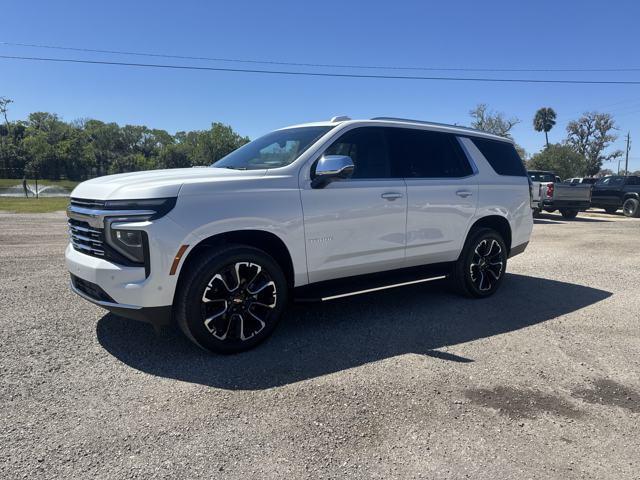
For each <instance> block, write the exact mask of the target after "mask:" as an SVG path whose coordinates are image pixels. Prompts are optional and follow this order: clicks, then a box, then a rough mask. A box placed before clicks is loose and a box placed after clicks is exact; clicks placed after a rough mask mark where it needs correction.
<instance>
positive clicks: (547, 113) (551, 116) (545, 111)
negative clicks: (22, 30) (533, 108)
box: [533, 107, 556, 147]
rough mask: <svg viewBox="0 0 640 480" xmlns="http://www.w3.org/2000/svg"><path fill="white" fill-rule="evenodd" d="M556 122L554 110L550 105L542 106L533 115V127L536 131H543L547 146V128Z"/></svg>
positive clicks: (550, 127) (549, 128)
mask: <svg viewBox="0 0 640 480" xmlns="http://www.w3.org/2000/svg"><path fill="white" fill-rule="evenodd" d="M555 124H556V112H555V111H554V110H553V108H551V107H542V108H541V109H540V110H538V111H537V112H536V116H535V117H533V128H535V130H536V132H544V138H545V140H546V142H547V147H548V146H549V135H548V134H547V133H548V132H549V130H551V129H552V128H553V126H554V125H555Z"/></svg>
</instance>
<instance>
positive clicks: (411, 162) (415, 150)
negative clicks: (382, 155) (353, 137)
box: [387, 128, 473, 178]
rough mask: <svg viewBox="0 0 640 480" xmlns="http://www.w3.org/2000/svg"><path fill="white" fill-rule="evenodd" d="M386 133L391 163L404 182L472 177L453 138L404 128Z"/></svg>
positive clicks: (447, 135) (469, 168)
mask: <svg viewBox="0 0 640 480" xmlns="http://www.w3.org/2000/svg"><path fill="white" fill-rule="evenodd" d="M387 132H388V138H389V149H390V151H391V159H392V160H391V161H392V163H393V164H394V165H396V166H398V167H400V168H401V170H402V174H403V176H405V177H407V178H455V177H466V176H468V175H471V174H472V173H473V170H472V169H471V165H469V161H468V160H467V157H466V155H465V154H464V152H463V151H462V147H460V144H459V143H458V140H457V139H456V137H455V136H454V135H451V134H449V133H441V132H433V131H428V130H416V129H404V128H389V129H387Z"/></svg>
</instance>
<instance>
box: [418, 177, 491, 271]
mask: <svg viewBox="0 0 640 480" xmlns="http://www.w3.org/2000/svg"><path fill="white" fill-rule="evenodd" d="M406 182H407V196H408V212H407V250H406V263H407V265H409V266H411V265H422V264H425V263H436V262H448V261H453V260H456V259H457V258H458V254H459V253H460V250H461V248H462V243H463V242H464V236H465V233H466V231H467V228H468V226H469V222H470V221H471V219H472V218H473V216H474V215H475V213H476V207H477V204H478V183H477V178H476V177H475V176H472V177H467V178H452V179H410V178H408V179H406Z"/></svg>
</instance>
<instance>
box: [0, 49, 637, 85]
mask: <svg viewBox="0 0 640 480" xmlns="http://www.w3.org/2000/svg"><path fill="white" fill-rule="evenodd" d="M0 58H2V59H10V60H28V61H38V62H57V63H78V64H92V65H117V66H122V67H142V68H162V69H172V70H200V71H213V72H233V73H259V74H268V75H292V76H307V77H336V78H371V79H385V80H434V81H437V80H440V81H456V82H492V83H541V84H549V83H552V84H573V85H576V84H577V85H640V80H551V79H533V78H483V77H441V76H437V77H423V76H404V75H368V74H358V73H334V72H298V71H288V70H258V69H248V68H225V67H200V66H195V65H168V64H155V63H131V62H113V61H103V60H78V59H71V58H46V57H22V56H13V55H0Z"/></svg>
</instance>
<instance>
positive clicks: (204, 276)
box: [175, 245, 288, 354]
mask: <svg viewBox="0 0 640 480" xmlns="http://www.w3.org/2000/svg"><path fill="white" fill-rule="evenodd" d="M185 275H186V276H185V277H184V279H180V288H179V290H178V292H177V295H176V308H175V312H176V320H177V323H178V325H179V326H180V329H181V330H182V332H183V333H184V334H185V335H186V336H187V338H189V339H190V340H191V341H192V342H194V343H195V344H196V345H198V346H199V347H201V348H203V349H205V350H208V351H210V352H214V353H224V354H230V353H237V352H242V351H244V350H248V349H250V348H253V347H255V346H256V345H258V344H259V343H260V342H262V341H263V340H265V339H266V338H267V337H268V336H269V335H270V334H271V333H272V332H273V330H274V329H275V327H276V325H277V324H278V321H279V320H280V317H281V316H282V312H283V311H284V308H285V305H286V303H287V296H288V292H287V288H288V287H287V281H286V278H285V276H284V273H283V272H282V269H281V268H280V266H279V265H278V264H277V263H276V261H275V260H274V259H273V258H272V257H271V256H269V255H267V254H266V253H265V252H263V251H262V250H258V249H257V248H253V247H248V246H244V245H226V246H223V247H221V248H219V249H212V250H211V251H209V252H207V253H205V254H204V256H203V257H202V258H200V259H199V261H198V263H197V265H195V266H194V267H193V268H190V269H189V270H188V271H186V272H185ZM238 278H239V279H240V281H238ZM205 300H206V301H205Z"/></svg>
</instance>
